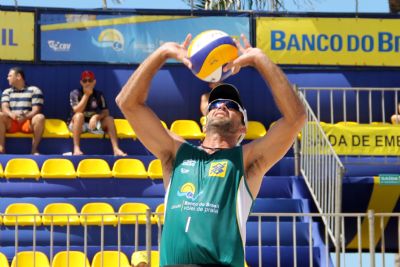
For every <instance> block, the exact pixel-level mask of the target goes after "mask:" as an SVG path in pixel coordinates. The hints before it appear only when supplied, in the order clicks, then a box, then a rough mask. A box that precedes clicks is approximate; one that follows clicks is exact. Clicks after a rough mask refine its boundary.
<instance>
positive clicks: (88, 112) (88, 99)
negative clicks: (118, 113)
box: [69, 70, 126, 156]
mask: <svg viewBox="0 0 400 267" xmlns="http://www.w3.org/2000/svg"><path fill="white" fill-rule="evenodd" d="M80 84H81V88H80V89H75V90H73V91H72V92H71V93H70V96H69V97H70V103H71V108H72V112H71V119H70V122H69V128H70V130H71V131H72V135H73V143H74V150H73V155H82V154H83V152H82V151H81V148H80V134H81V133H82V132H87V131H89V132H94V133H98V132H102V131H105V132H107V133H108V135H109V136H110V140H111V144H112V147H113V151H114V155H115V156H126V153H125V152H123V151H122V150H121V149H120V148H119V146H118V138H117V133H116V130H115V125H114V118H113V117H111V116H110V113H109V110H108V108H107V104H106V101H105V99H104V96H103V94H102V93H101V92H100V91H98V90H96V89H95V86H96V79H95V76H94V73H93V72H92V71H88V70H86V71H84V72H82V74H81V81H80Z"/></svg>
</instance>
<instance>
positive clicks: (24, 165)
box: [4, 158, 40, 179]
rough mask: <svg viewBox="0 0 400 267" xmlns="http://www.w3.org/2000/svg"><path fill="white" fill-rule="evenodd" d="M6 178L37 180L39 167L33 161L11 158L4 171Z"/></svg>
mask: <svg viewBox="0 0 400 267" xmlns="http://www.w3.org/2000/svg"><path fill="white" fill-rule="evenodd" d="M4 176H5V177H6V178H34V179H39V177H40V171H39V167H38V165H37V163H36V161H34V160H33V159H28V158H13V159H10V160H9V161H8V162H7V165H6V168H5V170H4Z"/></svg>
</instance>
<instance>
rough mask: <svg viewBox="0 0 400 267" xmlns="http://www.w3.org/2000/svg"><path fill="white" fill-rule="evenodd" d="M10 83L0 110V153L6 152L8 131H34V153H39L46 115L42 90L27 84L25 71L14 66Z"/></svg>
mask: <svg viewBox="0 0 400 267" xmlns="http://www.w3.org/2000/svg"><path fill="white" fill-rule="evenodd" d="M7 80H8V84H9V85H10V86H11V87H10V88H8V89H5V90H4V91H3V94H2V96H1V112H0V153H5V148H4V142H5V135H6V132H7V133H16V132H23V133H33V140H32V154H39V151H38V146H39V143H40V140H41V138H42V134H43V129H44V121H45V117H44V115H43V114H42V113H41V110H42V106H43V94H42V91H41V90H40V89H39V88H38V87H36V86H27V85H26V83H25V74H24V71H23V70H22V69H21V68H19V67H13V68H11V69H10V71H9V72H8V76H7Z"/></svg>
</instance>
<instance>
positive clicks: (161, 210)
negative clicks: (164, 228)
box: [155, 203, 165, 224]
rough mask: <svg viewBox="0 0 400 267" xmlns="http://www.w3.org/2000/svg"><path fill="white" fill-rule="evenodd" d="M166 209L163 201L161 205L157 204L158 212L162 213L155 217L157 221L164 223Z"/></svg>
mask: <svg viewBox="0 0 400 267" xmlns="http://www.w3.org/2000/svg"><path fill="white" fill-rule="evenodd" d="M164 211H165V206H164V203H161V204H160V205H158V206H157V208H156V213H160V214H159V215H157V214H156V215H155V217H156V220H157V222H158V221H160V223H161V224H164ZM161 213H162V214H161Z"/></svg>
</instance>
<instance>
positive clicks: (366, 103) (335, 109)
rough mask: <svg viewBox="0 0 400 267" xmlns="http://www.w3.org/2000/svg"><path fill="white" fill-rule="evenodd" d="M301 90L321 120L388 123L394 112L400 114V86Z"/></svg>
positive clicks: (329, 121) (310, 88) (328, 121)
mask: <svg viewBox="0 0 400 267" xmlns="http://www.w3.org/2000/svg"><path fill="white" fill-rule="evenodd" d="M298 90H299V91H300V92H302V93H303V95H304V99H306V100H307V102H308V103H309V104H310V105H311V106H312V107H313V110H314V114H316V118H317V119H318V121H324V122H327V123H336V122H339V121H344V122H347V121H355V122H358V123H372V122H383V123H385V122H390V116H391V115H399V107H398V104H399V102H400V98H399V97H400V88H366V87H326V88H324V87H299V88H298ZM326 112H328V114H326ZM323 113H325V114H323Z"/></svg>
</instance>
